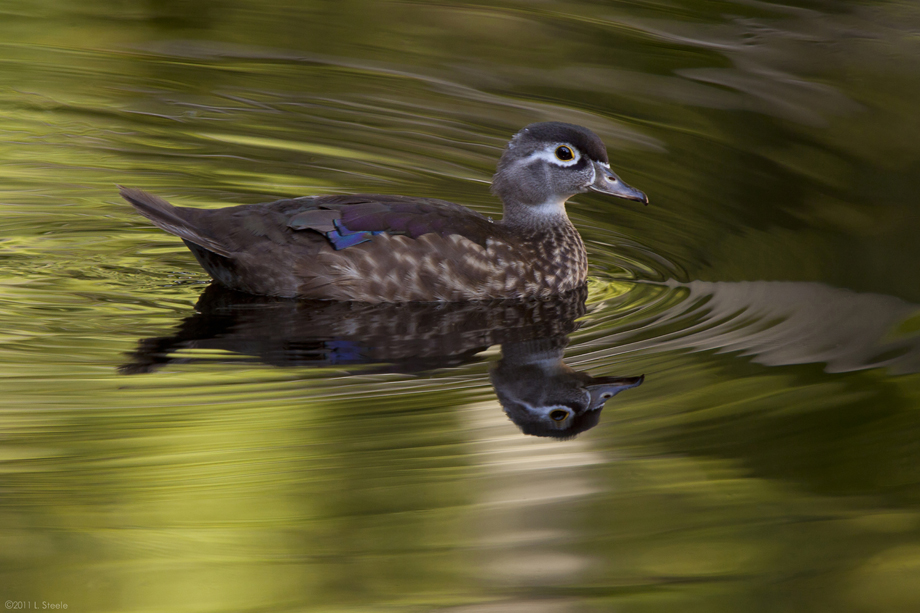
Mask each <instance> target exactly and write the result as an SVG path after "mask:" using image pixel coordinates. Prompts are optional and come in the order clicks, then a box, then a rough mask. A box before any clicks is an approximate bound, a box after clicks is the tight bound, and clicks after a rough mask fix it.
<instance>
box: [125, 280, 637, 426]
mask: <svg viewBox="0 0 920 613" xmlns="http://www.w3.org/2000/svg"><path fill="white" fill-rule="evenodd" d="M586 296H587V291H586V290H584V289H582V290H578V291H575V292H571V293H569V294H566V295H563V296H558V297H554V298H552V299H546V300H525V301H518V300H501V301H492V302H466V303H445V304H442V303H408V304H379V305H371V304H360V303H346V302H330V301H315V300H314V301H299V300H291V299H284V298H271V297H262V296H251V295H249V294H242V293H239V292H234V291H230V290H227V289H224V288H223V287H221V286H219V285H217V284H212V285H211V286H209V287H208V288H207V289H206V290H205V291H204V293H203V294H202V295H201V297H200V298H199V300H198V303H197V305H196V307H195V310H196V312H195V313H194V314H193V315H190V316H189V317H187V318H186V319H185V320H184V321H183V322H182V323H181V324H180V325H179V327H178V329H177V330H176V331H175V332H174V333H173V334H172V335H170V336H161V337H152V338H147V339H142V340H141V341H140V342H139V343H138V348H137V350H136V351H135V352H134V353H132V354H131V360H130V361H129V362H128V363H126V364H124V365H123V366H122V367H121V368H120V371H121V372H122V373H123V374H141V373H149V372H153V371H155V370H157V369H158V368H160V367H162V366H165V365H167V364H173V363H188V362H193V361H194V362H202V361H215V360H217V359H216V358H209V357H188V356H187V355H186V356H181V357H179V356H177V355H176V354H177V352H179V351H181V350H188V349H197V350H212V351H215V350H216V351H224V352H229V353H232V354H237V355H243V356H248V357H250V358H251V359H253V360H256V361H259V362H263V363H265V364H271V365H273V366H281V367H285V366H315V367H322V366H337V367H346V368H347V367H355V368H357V367H361V371H362V372H390V373H413V374H423V373H426V372H430V371H433V370H436V369H439V368H447V367H453V366H459V365H461V364H465V363H469V362H473V361H476V360H477V359H478V358H477V355H478V354H479V353H481V352H482V351H484V350H486V349H488V348H489V347H491V346H493V345H501V350H502V358H501V359H500V360H499V361H498V362H497V363H496V365H495V366H494V367H493V368H492V372H491V381H492V385H493V387H494V388H495V393H496V395H497V396H498V399H499V401H500V402H501V404H502V407H503V408H504V410H505V413H506V414H507V415H508V416H509V417H510V418H511V420H512V421H514V423H515V424H517V425H518V427H520V428H521V430H522V431H523V432H524V433H526V434H533V435H536V436H551V437H556V438H569V437H572V436H575V435H577V434H579V433H581V432H583V431H585V430H588V429H590V428H593V427H594V426H595V425H597V423H598V421H599V419H600V412H601V409H603V407H604V404H605V403H606V402H607V400H608V399H610V398H612V397H613V396H614V395H616V394H617V393H619V392H620V391H622V390H624V389H629V388H632V387H636V386H638V385H640V384H641V383H642V382H643V380H644V378H643V377H642V376H639V377H592V376H590V375H589V374H588V373H585V372H578V371H575V370H573V369H572V368H570V367H568V366H567V365H566V364H565V363H564V362H563V356H564V351H565V347H566V345H567V344H568V334H570V333H571V332H572V331H574V330H575V329H576V328H577V327H578V323H577V321H576V320H577V319H578V318H579V317H581V316H582V315H584V313H585V298H586Z"/></svg>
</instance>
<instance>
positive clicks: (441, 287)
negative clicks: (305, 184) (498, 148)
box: [121, 122, 648, 302]
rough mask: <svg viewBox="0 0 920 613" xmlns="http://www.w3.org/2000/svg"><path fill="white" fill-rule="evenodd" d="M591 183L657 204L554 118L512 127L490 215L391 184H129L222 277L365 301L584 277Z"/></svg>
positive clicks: (247, 287) (236, 284) (595, 143)
mask: <svg viewBox="0 0 920 613" xmlns="http://www.w3.org/2000/svg"><path fill="white" fill-rule="evenodd" d="M589 190H593V191H597V192H601V193H603V194H609V195H611V196H617V197H619V198H625V199H627V200H636V201H639V202H643V203H645V204H648V198H647V197H646V196H645V194H643V193H642V192H640V191H639V190H637V189H634V188H632V187H630V186H628V185H626V184H625V183H624V182H623V181H622V180H621V179H620V178H619V177H617V175H616V174H614V172H613V171H612V170H611V169H610V164H609V161H608V158H607V150H606V148H605V147H604V143H603V142H602V141H601V139H600V138H598V137H597V135H595V134H594V133H593V132H591V131H590V130H588V129H587V128H583V127H580V126H576V125H572V124H566V123H558V122H546V123H535V124H532V125H530V126H527V127H526V128H524V129H523V130H521V131H520V132H518V133H517V134H515V135H514V137H513V138H512V139H511V142H510V143H508V146H507V147H506V148H505V151H504V153H503V154H502V156H501V159H500V160H499V162H498V171H497V172H496V174H495V177H494V179H493V182H492V193H493V194H495V195H496V196H498V197H499V198H500V199H501V200H502V203H503V205H504V215H503V217H502V219H501V221H498V222H493V221H492V220H491V219H490V218H488V217H485V216H483V215H480V214H479V213H477V212H475V211H472V210H470V209H468V208H466V207H463V206H460V205H458V204H454V203H452V202H446V201H444V200H434V199H431V198H410V197H406V196H389V195H368V194H359V195H335V196H305V197H302V198H293V199H284V200H277V201H275V202H268V203H263V204H252V205H241V206H236V207H230V208H224V209H216V210H201V209H191V208H182V207H174V206H172V205H171V204H169V203H168V202H166V201H165V200H163V199H161V198H159V197H157V196H153V195H151V194H147V193H145V192H143V191H141V190H138V189H133V188H121V195H122V197H124V198H125V200H127V201H128V202H130V203H131V204H132V205H134V207H135V208H136V209H137V210H138V212H139V213H140V214H141V215H144V216H145V217H147V218H148V219H150V220H151V221H152V222H153V223H154V224H156V225H157V226H159V227H160V228H162V229H163V230H166V231H167V232H170V233H172V234H175V235H176V236H178V237H180V238H181V239H182V240H183V241H184V242H185V244H186V245H187V246H188V248H189V249H191V251H192V253H193V254H194V255H195V257H196V258H197V259H198V262H199V263H200V264H201V265H202V266H203V267H204V269H205V270H206V271H207V272H208V274H210V275H211V276H212V277H213V278H214V279H215V280H216V281H218V282H219V283H221V284H223V285H224V286H226V287H228V288H231V289H235V290H239V291H243V292H247V293H250V294H257V295H265V296H281V297H297V298H313V299H329V300H340V301H359V302H414V301H423V302H435V301H450V302H453V301H467V300H488V299H500V298H527V297H537V296H540V297H546V296H551V295H554V294H559V293H563V292H567V291H569V290H572V289H575V288H578V287H581V286H582V285H583V284H584V283H585V280H586V278H587V272H588V259H587V253H586V252H585V246H584V243H583V242H582V240H581V237H580V236H579V234H578V231H577V230H576V229H575V227H574V226H573V225H572V223H571V222H570V221H569V218H568V216H567V215H566V212H565V202H566V200H568V199H569V198H570V197H572V196H574V195H575V194H580V193H583V192H587V191H589Z"/></svg>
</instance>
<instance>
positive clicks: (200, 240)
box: [118, 185, 232, 257]
mask: <svg viewBox="0 0 920 613" xmlns="http://www.w3.org/2000/svg"><path fill="white" fill-rule="evenodd" d="M118 189H119V191H120V192H121V197H122V198H124V199H125V200H127V201H128V202H130V203H131V204H132V205H134V208H135V209H137V212H138V213H140V214H141V215H143V216H144V217H146V218H147V219H149V220H150V221H152V222H153V223H155V224H156V225H157V226H158V227H159V228H162V229H163V230H166V231H167V232H169V233H170V234H175V235H176V236H178V237H179V238H182V239H184V240H187V241H189V242H192V243H195V244H196V245H198V246H200V247H202V248H204V249H207V250H208V251H213V252H214V253H217V254H220V255H222V256H224V257H231V256H232V252H231V251H230V250H229V249H227V248H226V247H224V246H223V245H221V244H220V243H218V242H217V241H216V240H214V239H213V238H211V237H209V236H206V235H205V234H204V233H203V232H202V231H201V230H199V229H198V228H195V227H194V226H193V225H191V223H190V222H189V221H188V220H186V219H183V218H182V217H180V216H179V215H177V214H176V207H174V206H173V205H171V204H170V203H168V202H166V201H165V200H163V199H162V198H160V197H159V196H154V195H153V194H148V193H147V192H145V191H142V190H139V189H135V188H133V187H122V186H120V185H119V186H118Z"/></svg>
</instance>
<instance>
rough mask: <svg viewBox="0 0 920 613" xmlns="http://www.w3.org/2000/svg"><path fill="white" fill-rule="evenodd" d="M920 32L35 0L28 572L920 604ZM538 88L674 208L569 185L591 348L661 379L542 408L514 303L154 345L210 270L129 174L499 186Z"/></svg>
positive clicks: (60, 581)
mask: <svg viewBox="0 0 920 613" xmlns="http://www.w3.org/2000/svg"><path fill="white" fill-rule="evenodd" d="M918 28H920V7H918V6H916V5H915V4H914V3H907V2H898V1H895V0H880V1H877V2H858V1H856V0H846V1H840V2H835V3H829V2H821V1H817V0H814V1H812V0H795V1H794V2H792V3H791V4H775V3H767V2H748V1H744V2H742V1H740V0H739V1H732V0H722V1H717V0H713V1H699V0H675V1H674V2H670V3H661V2H654V1H651V0H638V1H636V2H629V3H598V2H588V1H575V2H564V3H563V2H558V1H556V0H550V1H547V2H541V3H523V2H517V1H514V0H509V1H502V2H497V3H496V2H489V3H485V2H465V3H451V2H440V3H424V2H409V3H395V2H368V1H365V0H361V1H359V0H349V1H346V2H337V3H330V2H302V1H298V2H293V1H290V0H281V1H275V0H272V1H269V2H260V3H254V2H249V1H243V0H210V1H209V0H202V1H199V2H194V3H192V2H187V1H183V0H169V1H153V0H146V1H134V0H102V1H98V2H93V3H79V2H73V1H69V0H67V1H65V0H50V1H46V2H42V3H35V2H26V1H22V0H5V1H3V2H0V41H2V42H0V135H2V138H0V161H2V163H0V210H2V212H3V216H2V218H3V223H2V224H0V398H2V400H0V595H2V596H3V599H4V600H9V601H13V602H29V603H38V606H41V604H42V603H43V602H47V603H66V604H67V605H68V610H70V611H180V612H181V611H263V610H272V611H276V610H291V611H323V612H325V611H336V610H342V611H345V610H348V611H359V610H384V609H385V610H390V611H393V610H406V611H418V610H437V609H442V608H443V609H450V610H452V611H459V612H461V613H467V612H472V611H483V612H491V611H512V612H513V611H524V610H526V611H528V612H530V611H534V612H537V613H539V612H542V611H546V612H556V611H565V612H568V611H572V612H575V611H593V610H598V611H604V610H612V609H616V610H618V611H629V612H641V611H656V612H661V611H680V612H681V613H687V612H688V611H690V612H692V611H700V612H704V611H705V612H707V613H709V612H713V611H739V610H750V611H771V612H772V611H777V610H782V611H801V612H809V613H811V612H820V611H833V612H834V613H841V612H851V611H852V612H860V611H916V610H918V609H920V588H918V587H917V586H920V514H918V511H920V506H918V505H920V474H918V468H917V467H918V466H920V443H918V442H917V441H918V440H920V437H918V435H920V422H918V417H917V415H918V411H917V409H918V407H920V380H918V373H920V309H918V306H917V304H918V303H920V284H918V283H917V280H918V279H920V268H918V267H920V242H918V241H917V240H916V236H917V235H918V231H920V207H918V206H917V203H916V198H917V196H916V194H918V193H920V172H918V170H920V169H918V162H917V160H920V140H918V139H917V138H916V137H915V135H916V134H917V133H918V129H920V125H918V122H920V119H918V117H920V115H918V113H917V112H916V100H917V99H918V97H920V59H918V58H920V53H918V49H917V45H918V39H917V37H916V31H917V29H918ZM544 119H556V120H562V121H571V122H574V123H580V124H584V125H587V126H589V127H590V128H592V129H594V130H595V131H596V132H598V134H600V135H601V137H602V138H603V139H604V140H605V142H607V143H608V144H609V146H610V154H611V161H612V164H613V165H614V166H615V167H616V168H617V169H618V171H620V174H621V175H622V176H623V178H624V179H625V180H626V181H628V182H629V183H631V184H634V185H636V186H638V187H641V188H642V189H643V190H644V191H647V192H648V194H649V196H650V198H651V201H652V205H651V206H649V207H647V208H643V207H638V206H628V205H626V206H617V207H611V206H610V204H609V202H606V201H604V200H603V199H600V198H594V197H592V196H588V195H586V196H583V197H580V198H577V199H575V201H574V202H573V203H572V205H571V207H570V212H571V215H572V217H573V220H574V221H575V223H576V225H577V226H578V227H579V228H580V229H581V231H582V234H583V236H584V237H585V239H586V243H587V244H588V248H589V251H590V258H591V263H592V270H591V273H592V282H591V286H590V291H589V294H588V298H587V306H586V307H585V311H584V314H583V315H581V316H580V317H578V318H577V325H576V324H574V323H573V325H572V326H570V328H571V329H569V327H565V329H564V330H563V331H562V332H563V334H569V335H570V337H569V341H568V342H569V345H568V347H567V349H566V353H565V363H566V364H568V366H570V367H571V368H572V369H574V371H578V372H590V373H591V375H592V376H593V377H613V376H621V375H625V374H629V375H638V374H640V373H645V375H646V377H647V379H646V382H645V383H644V384H643V385H642V386H641V387H639V388H637V389H633V390H630V391H629V392H628V393H626V394H623V395H622V396H618V397H617V399H616V401H612V402H611V404H610V406H609V407H608V408H607V409H605V412H604V415H603V418H602V419H601V421H600V424H599V426H598V427H596V428H594V429H593V430H591V431H590V432H585V433H584V434H582V435H581V436H580V437H578V438H576V439H574V440H568V441H564V442H558V441H547V440H542V439H535V438H532V437H524V436H521V434H520V432H519V431H518V429H517V428H516V427H515V426H514V425H513V424H512V423H511V422H510V421H509V420H508V419H507V417H506V416H505V415H504V413H503V412H502V410H501V408H500V407H499V405H498V403H497V401H496V398H495V395H494V394H493V391H492V386H491V384H490V379H489V371H490V369H492V370H493V373H494V372H495V369H496V368H500V366H496V364H497V363H498V361H499V359H500V358H499V355H498V354H499V350H498V347H497V344H498V343H501V342H502V340H501V339H500V338H498V337H496V336H489V334H483V335H482V336H481V338H480V339H477V340H482V345H476V344H472V345H469V347H466V348H465V349H464V350H463V351H461V352H460V354H462V355H461V358H462V359H461V358H456V359H453V358H452V359H450V360H447V361H446V362H437V361H431V360H429V359H427V358H426V357H425V356H424V354H422V353H419V352H416V351H415V350H414V349H413V350H410V351H409V354H407V355H408V356H409V357H412V358H422V359H421V360H419V362H420V364H414V366H413V368H392V367H390V368H379V367H378V366H379V365H380V364H389V365H390V366H392V365H393V364H394V363H396V362H398V360H395V359H394V358H393V356H392V355H376V356H374V360H370V361H373V362H374V366H371V365H368V364H367V363H365V362H362V363H360V364H355V363H351V362H348V361H347V360H345V362H335V361H325V362H322V363H299V364H295V365H290V364H288V367H286V368H281V367H278V366H277V365H276V363H275V362H273V361H272V360H271V359H266V358H265V356H264V355H261V356H260V353H259V351H254V350H250V351H242V350H240V348H239V347H238V346H237V347H228V346H226V345H221V344H220V343H219V342H215V343H214V344H212V345H209V346H192V345H187V346H182V347H178V348H174V349H177V350H171V351H169V352H167V354H168V355H167V357H168V359H166V360H164V361H163V363H162V364H158V366H159V368H151V369H150V370H151V372H149V373H145V374H138V375H136V376H125V375H123V374H119V370H118V369H119V367H120V366H123V365H124V364H125V363H126V362H130V361H131V360H132V359H133V358H132V357H130V356H131V354H134V355H135V357H136V354H137V351H138V342H139V341H140V340H142V339H157V338H164V337H166V336H167V335H170V334H173V331H175V330H181V329H182V326H183V325H185V324H183V322H186V324H187V323H188V322H189V321H192V320H194V317H195V316H194V309H195V305H196V303H197V301H198V300H199V296H200V294H201V293H202V292H203V290H204V288H205V284H206V282H207V279H206V277H205V276H204V274H203V273H202V272H201V271H200V269H199V268H198V266H197V265H196V264H195V262H194V260H193V259H192V256H191V255H190V254H189V253H188V252H187V250H186V249H185V248H184V246H182V244H181V242H179V241H178V240H176V239H175V238H173V237H170V236H166V235H165V234H163V233H161V232H159V231H157V230H155V229H153V228H151V227H150V225H149V224H148V223H147V222H146V221H145V220H143V219H141V218H139V217H138V216H137V215H135V214H134V213H133V212H132V211H131V210H130V207H128V206H127V205H125V204H124V203H122V202H121V201H120V200H119V199H118V197H117V195H116V189H115V187H114V183H116V182H117V183H121V184H126V185H135V186H138V187H141V188H145V189H149V190H150V191H153V192H155V193H158V194H162V195H163V196H165V197H169V198H170V199H171V200H173V201H174V202H176V203H177V204H181V205H189V206H204V207H209V206H220V205H222V204H227V203H243V202H259V201H264V200H269V199H272V198H275V197H279V196H292V195H302V194H309V193H316V192H323V193H339V192H383V193H402V194H408V195H424V196H431V197H437V198H445V199H449V200H454V201H458V202H462V203H464V204H468V205H470V206H472V207H474V208H476V209H477V210H480V211H483V212H484V213H487V214H490V215H496V214H498V213H499V210H498V206H497V204H496V202H495V201H494V200H493V199H492V197H491V196H490V195H489V192H488V185H487V183H488V181H489V180H490V177H491V174H492V172H493V170H494V164H495V161H496V160H497V157H498V154H499V152H500V148H501V147H502V146H503V145H504V143H505V142H506V141H507V139H508V137H509V136H510V135H511V134H512V133H514V132H515V131H516V130H517V129H519V128H520V127H522V126H523V125H526V124H527V123H529V122H532V121H537V120H544ZM490 330H491V328H490ZM449 336H450V335H449V334H446V335H445V337H449ZM218 338H221V337H220V335H218ZM223 340H226V337H223ZM367 346H368V347H370V348H374V347H377V348H380V346H375V345H373V344H369V345H367ZM555 348H556V349H558V348H559V347H555ZM250 349H251V348H250ZM452 355H454V354H452ZM554 355H555V354H554ZM126 356H128V357H126ZM253 356H255V358H254V357H253ZM454 357H456V356H454ZM557 357H558V356H557ZM415 366H420V368H416V367H415ZM140 370H144V369H140ZM420 370H421V371H422V372H421V373H420V372H419V371H420ZM512 374H513V373H512ZM512 378H513V377H512ZM33 608H35V607H33Z"/></svg>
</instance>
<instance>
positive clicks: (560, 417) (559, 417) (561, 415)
mask: <svg viewBox="0 0 920 613" xmlns="http://www.w3.org/2000/svg"><path fill="white" fill-rule="evenodd" d="M560 149H561V147H560ZM568 416H569V414H568V412H567V411H563V410H562V409H556V410H555V411H550V413H549V418H550V419H552V420H553V421H565V420H566V418H567V417H568Z"/></svg>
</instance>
